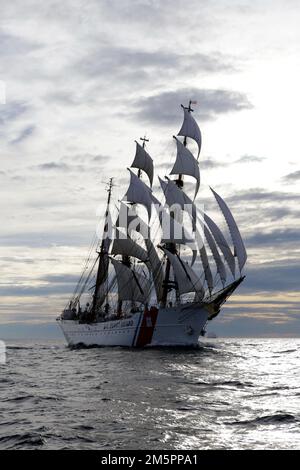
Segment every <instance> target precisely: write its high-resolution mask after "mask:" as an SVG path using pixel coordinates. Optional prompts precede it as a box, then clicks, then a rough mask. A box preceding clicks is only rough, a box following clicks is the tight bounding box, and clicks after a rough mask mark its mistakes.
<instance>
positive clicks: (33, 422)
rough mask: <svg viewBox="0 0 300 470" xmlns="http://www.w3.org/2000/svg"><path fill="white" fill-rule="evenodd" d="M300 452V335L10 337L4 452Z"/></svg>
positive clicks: (4, 371) (0, 425)
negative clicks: (88, 342)
mask: <svg viewBox="0 0 300 470" xmlns="http://www.w3.org/2000/svg"><path fill="white" fill-rule="evenodd" d="M275 448H277V449H299V448H300V339H206V340H205V344H204V345H203V346H202V347H200V348H199V349H152V350H147V349H144V350H127V349H121V348H102V349H100V348H99V349H78V350H71V349H68V348H67V347H66V346H65V345H64V343H63V342H58V341H56V342H53V341H52V342H50V341H39V342H37V341H11V340H10V341H8V344H7V363H6V364H5V365H0V449H146V450H149V449H152V450H154V449H165V450H168V449H178V450H180V449H275Z"/></svg>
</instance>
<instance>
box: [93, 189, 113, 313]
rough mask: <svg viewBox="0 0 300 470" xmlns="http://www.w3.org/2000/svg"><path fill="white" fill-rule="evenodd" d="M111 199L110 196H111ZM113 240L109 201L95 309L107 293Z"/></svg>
mask: <svg viewBox="0 0 300 470" xmlns="http://www.w3.org/2000/svg"><path fill="white" fill-rule="evenodd" d="M109 199H110V197H109ZM111 240H112V220H111V215H110V211H109V202H108V205H107V208H106V211H105V219H104V228H103V235H102V242H101V248H100V250H101V251H100V256H99V265H98V271H97V278H96V286H95V292H94V299H93V310H94V311H95V310H96V309H99V308H100V307H101V305H102V304H103V302H104V300H105V297H106V294H107V278H108V268H109V258H108V251H109V248H110V244H111Z"/></svg>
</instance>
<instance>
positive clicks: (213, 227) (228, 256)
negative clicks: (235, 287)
mask: <svg viewBox="0 0 300 470" xmlns="http://www.w3.org/2000/svg"><path fill="white" fill-rule="evenodd" d="M204 221H205V223H206V224H207V226H208V228H209V230H210V231H211V233H212V235H213V237H214V239H215V241H216V243H217V245H218V247H219V248H220V250H221V252H222V253H223V255H224V258H225V260H226V262H227V264H228V267H229V269H230V271H231V273H232V275H233V276H234V274H235V260H234V256H233V254H232V253H231V250H230V248H229V245H228V243H227V241H226V239H225V237H224V235H223V233H222V232H221V230H220V229H219V227H218V226H217V224H216V223H215V222H214V221H213V220H212V219H211V218H210V217H209V216H208V215H207V214H204Z"/></svg>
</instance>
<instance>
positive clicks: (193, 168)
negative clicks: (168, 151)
mask: <svg viewBox="0 0 300 470" xmlns="http://www.w3.org/2000/svg"><path fill="white" fill-rule="evenodd" d="M174 139H175V140H176V144H177V156H176V161H175V164H174V166H173V168H172V170H171V172H170V175H188V176H193V177H194V178H195V179H196V181H197V184H196V189H195V196H194V198H195V197H196V196H197V193H198V190H199V187H200V170H199V165H198V162H197V160H196V159H195V157H194V155H193V154H192V153H191V152H190V151H189V149H187V148H186V147H185V146H184V145H183V144H182V143H181V142H180V140H178V139H177V138H176V137H174Z"/></svg>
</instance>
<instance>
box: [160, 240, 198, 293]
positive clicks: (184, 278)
mask: <svg viewBox="0 0 300 470" xmlns="http://www.w3.org/2000/svg"><path fill="white" fill-rule="evenodd" d="M162 250H163V251H164V252H165V254H166V255H167V257H168V259H169V261H170V263H171V265H172V268H173V271H174V276H175V279H176V282H177V287H178V291H179V294H186V293H188V292H196V293H197V295H198V297H199V296H200V298H203V296H204V289H203V286H202V283H201V281H200V279H199V277H198V276H197V275H196V273H195V271H194V270H193V268H191V267H190V266H189V265H188V264H187V263H185V262H184V261H183V260H182V259H181V258H180V257H179V256H178V255H176V254H172V253H171V252H170V251H169V250H167V249H166V248H162Z"/></svg>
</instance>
